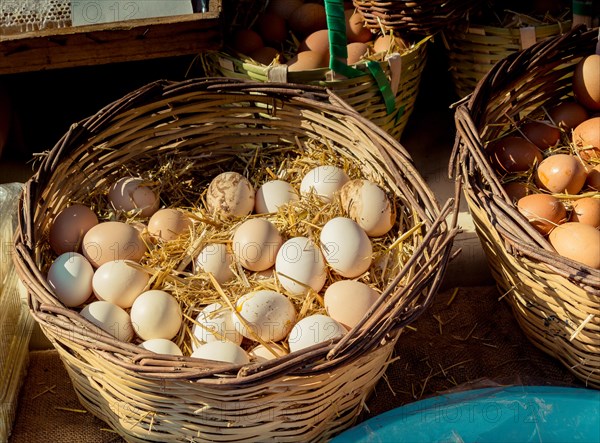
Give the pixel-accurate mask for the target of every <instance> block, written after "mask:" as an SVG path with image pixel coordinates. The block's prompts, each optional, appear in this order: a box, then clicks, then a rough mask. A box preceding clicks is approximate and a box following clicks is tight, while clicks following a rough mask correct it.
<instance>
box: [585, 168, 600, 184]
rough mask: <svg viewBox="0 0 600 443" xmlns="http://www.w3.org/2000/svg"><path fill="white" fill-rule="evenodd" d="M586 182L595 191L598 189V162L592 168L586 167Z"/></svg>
mask: <svg viewBox="0 0 600 443" xmlns="http://www.w3.org/2000/svg"><path fill="white" fill-rule="evenodd" d="M586 184H587V185H588V186H589V187H590V188H592V189H593V190H595V191H600V163H598V164H597V165H596V166H594V167H593V168H588V176H587V181H586Z"/></svg>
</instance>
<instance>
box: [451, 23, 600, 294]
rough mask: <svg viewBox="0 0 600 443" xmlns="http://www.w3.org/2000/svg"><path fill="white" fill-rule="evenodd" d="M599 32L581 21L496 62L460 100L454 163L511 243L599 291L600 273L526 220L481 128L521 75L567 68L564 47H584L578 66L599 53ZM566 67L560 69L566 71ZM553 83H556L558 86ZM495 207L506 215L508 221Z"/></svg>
mask: <svg viewBox="0 0 600 443" xmlns="http://www.w3.org/2000/svg"><path fill="white" fill-rule="evenodd" d="M597 36H598V30H597V29H591V30H588V29H587V28H586V27H585V26H584V25H578V26H575V27H574V28H572V29H571V30H570V31H568V32H566V33H564V34H562V35H558V36H556V37H553V38H549V39H545V40H543V41H540V42H538V43H536V44H535V45H533V46H531V47H529V48H527V49H524V50H521V51H517V52H515V53H513V54H510V55H509V56H507V57H505V58H504V59H503V60H502V61H501V62H499V63H498V64H496V65H494V67H493V68H492V69H491V70H490V71H489V72H487V73H486V74H485V75H484V76H483V78H482V79H481V80H480V81H479V83H478V84H477V87H476V89H475V91H473V93H472V94H470V95H468V96H467V97H465V98H464V99H463V100H462V101H461V102H459V103H457V105H456V113H455V121H456V125H457V131H458V137H457V140H456V142H455V146H454V150H453V154H452V160H451V162H450V165H449V171H450V173H451V174H453V175H454V176H455V177H457V179H460V180H461V181H463V183H464V184H465V186H466V187H465V192H469V194H471V195H472V196H473V199H474V201H476V202H477V204H478V205H482V207H483V208H484V209H485V210H486V212H488V213H490V215H491V216H492V220H496V221H495V222H494V224H495V226H494V228H495V229H498V227H499V226H500V227H501V223H502V222H504V223H506V224H505V228H504V229H501V231H502V238H503V239H504V241H505V242H507V245H510V246H509V247H510V248H512V249H513V250H515V251H518V253H519V254H523V255H525V256H529V257H531V258H533V259H534V260H536V261H539V262H540V263H543V264H545V265H546V266H547V267H548V269H550V270H554V272H556V270H561V272H562V273H563V274H565V275H568V276H570V277H571V278H572V279H574V281H580V282H582V284H585V285H588V286H589V288H590V289H591V288H594V289H595V290H598V289H600V272H598V270H595V269H593V268H590V267H589V266H586V265H583V264H581V263H577V262H575V261H573V260H570V259H566V258H563V257H560V256H559V255H558V254H556V252H554V250H553V248H552V247H551V246H550V244H549V243H548V241H547V240H546V239H544V238H542V237H541V236H540V235H539V234H536V232H535V230H534V229H532V228H531V227H530V225H529V224H528V222H527V221H526V219H525V218H524V217H523V216H522V215H521V214H520V213H519V212H518V211H517V210H516V208H515V207H514V206H513V205H512V203H510V200H509V198H508V196H507V195H506V193H505V192H504V191H503V190H502V187H501V186H500V182H499V180H498V178H497V177H496V174H495V173H494V172H493V168H492V167H491V165H490V163H489V161H488V160H487V158H486V156H485V155H484V154H483V152H484V149H483V145H484V141H485V139H482V136H483V137H485V136H486V135H485V134H481V131H482V130H484V129H485V127H486V126H485V125H486V124H487V123H486V121H485V120H484V119H485V118H486V110H487V109H492V107H493V105H495V104H496V103H497V102H501V101H502V100H503V99H505V96H504V95H503V94H505V93H504V92H501V91H504V90H506V91H510V90H511V89H512V88H517V89H519V88H521V86H522V85H521V83H520V82H521V78H524V77H526V76H527V75H530V76H531V72H532V71H536V70H540V71H542V70H552V69H553V68H555V69H562V70H564V69H565V68H564V66H563V65H564V64H565V63H566V61H565V60H564V59H565V57H563V56H562V51H566V50H567V48H569V49H573V51H575V50H578V52H579V57H577V56H574V55H573V56H571V58H570V63H571V65H573V61H578V60H579V59H580V58H581V52H582V51H587V52H588V53H592V52H593V50H594V48H595V45H596V43H595V42H596V40H597V38H598V37H597ZM578 45H579V46H578ZM578 48H579V49H578ZM582 48H583V49H582ZM562 70H561V71H560V73H562V72H563V71H562ZM557 75H558V74H557ZM561 77H562V75H561ZM528 81H531V82H534V81H535V79H531V78H528ZM548 87H549V88H554V87H555V85H554V84H552V85H551V86H550V85H549V86H548ZM523 89H525V87H524V86H523ZM561 91H562V90H561ZM524 97H525V100H526V99H527V97H528V96H527V95H524ZM534 97H536V96H534ZM461 165H462V166H461ZM477 178H481V179H482V180H484V181H485V182H486V183H488V184H489V186H491V190H487V189H484V188H482V186H481V185H480V184H479V182H478V181H477ZM493 211H498V213H500V214H502V220H500V218H501V217H500V216H498V215H495V214H494V212H493ZM506 226H509V227H510V228H506ZM511 234H512V235H511Z"/></svg>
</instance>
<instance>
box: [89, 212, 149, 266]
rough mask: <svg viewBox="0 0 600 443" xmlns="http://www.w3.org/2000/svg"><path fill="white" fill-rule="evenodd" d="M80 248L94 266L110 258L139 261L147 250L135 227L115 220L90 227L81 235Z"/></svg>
mask: <svg viewBox="0 0 600 443" xmlns="http://www.w3.org/2000/svg"><path fill="white" fill-rule="evenodd" d="M81 249H82V252H83V255H84V256H85V258H87V259H88V261H89V262H90V263H91V264H92V266H94V267H95V268H98V267H100V266H101V265H103V264H104V263H107V262H109V261H112V260H133V261H139V260H140V259H141V258H142V257H143V256H144V254H145V253H146V251H147V248H146V244H145V243H144V241H143V240H142V238H141V236H140V233H139V231H138V230H137V229H135V228H134V227H133V226H131V225H128V224H126V223H122V222H116V221H109V222H103V223H98V224H97V225H96V226H94V227H92V228H91V229H90V230H89V231H88V232H87V234H85V236H84V237H83V245H82V248H81Z"/></svg>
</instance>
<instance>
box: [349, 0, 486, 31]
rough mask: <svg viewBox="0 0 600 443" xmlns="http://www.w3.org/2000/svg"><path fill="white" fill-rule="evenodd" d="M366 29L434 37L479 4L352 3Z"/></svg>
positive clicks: (466, 0) (435, 0)
mask: <svg viewBox="0 0 600 443" xmlns="http://www.w3.org/2000/svg"><path fill="white" fill-rule="evenodd" d="M352 3H353V4H354V6H355V7H356V9H358V10H359V11H360V12H361V13H362V15H363V17H364V18H365V21H366V23H367V26H368V27H369V28H372V29H382V28H383V29H385V30H392V31H398V32H400V33H410V34H418V35H435V34H437V33H438V32H439V31H441V30H443V29H446V28H447V27H448V26H451V25H453V24H455V23H458V22H460V21H461V20H466V19H467V17H468V15H469V12H470V11H471V10H472V9H474V8H475V7H477V6H480V4H481V3H482V2H477V1H475V0H427V1H418V2H416V1H413V0H383V1H379V0H353V2H352Z"/></svg>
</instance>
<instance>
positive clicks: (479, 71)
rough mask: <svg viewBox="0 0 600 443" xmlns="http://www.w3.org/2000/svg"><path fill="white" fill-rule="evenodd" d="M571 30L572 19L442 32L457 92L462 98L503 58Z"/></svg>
mask: <svg viewBox="0 0 600 443" xmlns="http://www.w3.org/2000/svg"><path fill="white" fill-rule="evenodd" d="M569 29H571V21H569V20H566V21H558V22H557V23H552V24H541V25H536V26H523V27H518V28H510V27H500V26H488V25H477V24H469V23H465V24H464V25H462V26H460V25H458V26H454V27H451V28H448V29H447V30H445V31H444V32H443V33H442V36H443V38H444V44H445V46H446V50H447V57H448V64H449V69H450V75H451V77H452V81H453V84H454V90H455V92H456V94H457V95H458V96H459V97H460V98H462V97H465V96H467V95H468V94H470V93H471V92H473V90H474V89H475V86H477V83H478V82H479V81H480V80H481V79H482V78H483V76H484V75H485V74H486V73H487V72H488V71H489V70H490V69H491V68H492V66H494V65H495V64H496V63H498V62H499V61H500V60H502V59H504V58H506V57H507V56H508V55H510V54H512V53H514V52H518V51H520V50H522V49H525V48H527V47H529V46H531V45H533V44H535V43H536V42H539V41H541V40H543V39H545V38H551V37H555V36H557V35H560V34H562V33H564V32H567V31H568V30H569Z"/></svg>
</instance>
